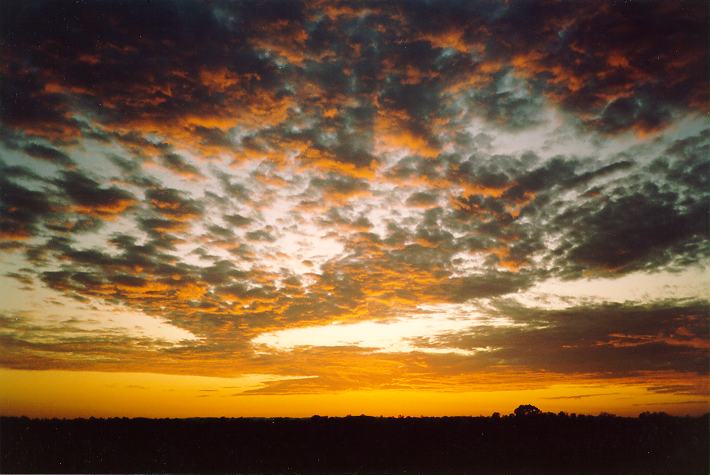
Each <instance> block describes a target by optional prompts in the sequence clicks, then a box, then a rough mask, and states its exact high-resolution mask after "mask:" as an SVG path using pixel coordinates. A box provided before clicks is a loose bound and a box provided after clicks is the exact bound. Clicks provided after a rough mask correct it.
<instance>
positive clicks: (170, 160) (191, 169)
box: [161, 153, 203, 178]
mask: <svg viewBox="0 0 710 475" xmlns="http://www.w3.org/2000/svg"><path fill="white" fill-rule="evenodd" d="M161 163H162V164H163V166H165V167H166V168H168V169H169V170H171V171H173V172H175V173H177V174H178V175H181V176H184V177H187V178H203V175H202V173H200V171H199V170H198V169H197V168H196V167H195V166H193V165H191V164H190V163H189V162H187V161H186V160H185V158H184V157H182V156H181V155H179V154H177V153H167V154H165V155H163V157H162V159H161Z"/></svg>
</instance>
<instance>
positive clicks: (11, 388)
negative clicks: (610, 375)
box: [0, 369, 710, 418]
mask: <svg viewBox="0 0 710 475" xmlns="http://www.w3.org/2000/svg"><path fill="white" fill-rule="evenodd" d="M283 379H285V378H284V377H279V376H275V375H247V376H242V377H237V378H219V377H203V376H185V375H168V374H156V373H122V372H95V371H58V370H46V371H38V370H33V371H27V370H8V369H0V381H1V387H2V390H1V391H0V415H3V416H28V417H41V418H48V417H59V418H74V417H153V418H156V417H177V418H180V417H223V416H224V417H309V416H312V415H321V416H346V415H360V414H366V415H371V416H380V415H382V416H398V415H408V416H456V415H459V416H479V415H483V416H489V415H491V414H492V413H494V412H499V413H501V414H509V413H512V412H513V410H514V409H515V408H516V407H517V406H518V405H520V404H533V405H535V406H537V407H538V408H540V409H541V410H542V411H544V412H555V413H557V412H559V411H565V412H568V413H573V412H574V413H578V414H592V415H597V414H599V413H601V412H611V413H614V414H616V415H619V416H636V415H638V414H639V413H641V412H646V411H648V412H657V411H663V412H667V413H669V414H673V415H700V414H704V413H706V412H708V410H709V409H710V400H709V399H708V398H706V397H704V396H698V395H678V394H664V393H661V392H652V391H649V390H648V389H647V388H646V387H645V385H644V382H643V381H637V382H635V383H634V382H628V381H626V382H613V381H608V382H606V381H600V380H591V379H590V380H586V381H584V380H578V381H574V382H570V383H555V384H551V385H547V386H545V387H540V388H535V389H507V390H493V391H489V390H476V391H432V390H352V391H326V392H322V393H317V394H268V393H266V394H259V393H256V394H249V393H248V391H250V390H258V389H260V388H263V387H264V383H265V382H268V381H276V380H283ZM609 408H613V410H612V411H610V409H609Z"/></svg>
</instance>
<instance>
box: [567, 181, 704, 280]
mask: <svg viewBox="0 0 710 475" xmlns="http://www.w3.org/2000/svg"><path fill="white" fill-rule="evenodd" d="M579 211H581V212H579ZM559 220H560V222H563V223H564V224H565V225H566V226H567V227H568V229H569V230H570V231H569V233H568V234H567V237H568V239H569V241H568V242H569V244H568V245H565V246H562V248H561V249H559V250H565V251H567V253H566V255H565V257H566V258H567V259H569V260H570V261H571V262H572V263H574V264H579V265H582V266H585V267H591V268H601V269H609V270H616V271H629V270H636V269H639V268H657V267H659V266H662V265H664V264H666V263H669V262H670V263H672V262H673V261H674V260H676V259H678V260H682V258H683V257H684V255H685V254H695V255H696V256H697V255H707V254H708V253H709V252H708V245H707V241H706V240H707V232H708V229H709V227H708V225H709V224H710V223H709V222H708V203H707V201H706V200H696V201H695V202H691V203H688V204H687V205H686V204H684V203H681V202H680V200H679V197H678V196H677V195H676V194H674V193H672V192H663V191H661V190H659V189H658V188H657V187H655V186H654V185H649V186H647V187H645V189H644V190H643V191H641V192H630V193H629V192H628V191H627V190H625V189H621V190H615V193H613V194H612V195H611V197H610V199H609V201H607V202H606V203H604V204H599V203H593V204H592V203H590V204H589V205H588V207H587V209H584V208H582V209H581V210H578V211H577V212H573V211H571V212H569V213H566V214H565V215H562V216H560V219H559ZM582 230H583V231H582Z"/></svg>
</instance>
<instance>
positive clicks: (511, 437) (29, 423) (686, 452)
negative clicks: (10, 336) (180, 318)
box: [0, 413, 708, 474]
mask: <svg viewBox="0 0 710 475" xmlns="http://www.w3.org/2000/svg"><path fill="white" fill-rule="evenodd" d="M0 461H1V464H0V470H2V471H3V472H103V473H106V472H124V473H125V472H241V473H244V472H246V473H254V472H259V473H264V472H271V473H273V472H278V473H289V472H296V473H336V472H349V473H353V472H359V473H363V472H364V473H372V472H379V473H403V472H409V473H411V472H415V473H446V472H448V473H591V472H596V473H683V474H691V473H703V474H706V473H708V416H707V415H705V416H703V417H672V416H668V415H665V414H643V415H642V416H640V417H638V418H624V417H614V416H606V415H602V416H570V415H565V414H560V415H554V414H551V413H547V414H527V413H521V414H518V415H511V416H504V417H499V416H497V414H496V415H494V417H442V418H431V417H421V418H409V417H406V418H404V417H400V418H383V417H367V416H357V417H350V416H348V417H343V418H333V417H318V416H314V417H312V418H309V419H288V418H273V419H255V418H240V419H226V418H222V419H126V418H123V419H121V418H114V419H93V418H92V419H74V420H60V419H51V420H38V419H28V418H15V417H4V418H0Z"/></svg>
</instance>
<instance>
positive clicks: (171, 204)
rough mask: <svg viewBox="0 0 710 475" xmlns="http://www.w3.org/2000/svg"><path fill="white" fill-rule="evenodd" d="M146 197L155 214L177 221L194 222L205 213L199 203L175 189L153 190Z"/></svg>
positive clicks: (147, 192)
mask: <svg viewBox="0 0 710 475" xmlns="http://www.w3.org/2000/svg"><path fill="white" fill-rule="evenodd" d="M145 197H146V200H147V202H148V203H149V204H150V205H151V206H152V208H153V210H154V211H155V212H157V213H158V214H161V215H163V216H164V217H166V218H167V219H172V220H175V221H188V220H194V219H196V218H198V217H200V216H201V215H202V212H203V211H204V207H203V206H202V204H201V203H200V202H199V201H197V200H194V199H192V198H190V197H189V195H187V194H186V193H183V192H181V191H180V190H176V189H173V188H151V189H149V190H147V191H146V192H145Z"/></svg>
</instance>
